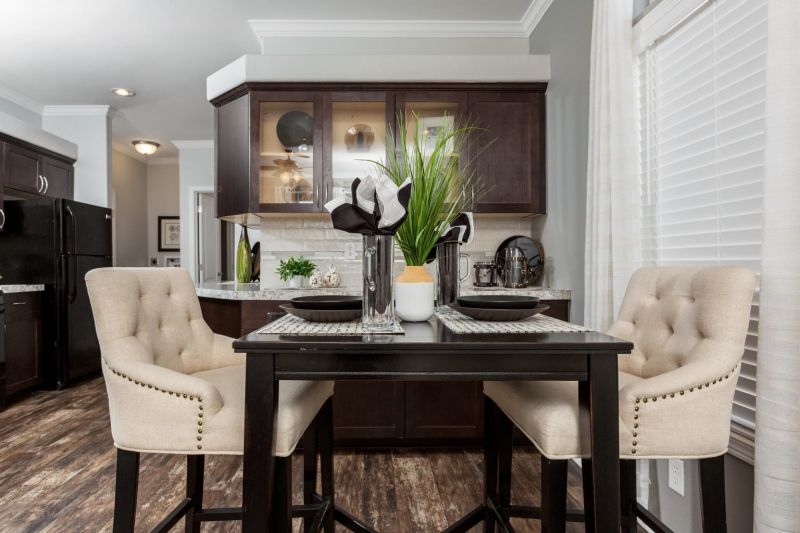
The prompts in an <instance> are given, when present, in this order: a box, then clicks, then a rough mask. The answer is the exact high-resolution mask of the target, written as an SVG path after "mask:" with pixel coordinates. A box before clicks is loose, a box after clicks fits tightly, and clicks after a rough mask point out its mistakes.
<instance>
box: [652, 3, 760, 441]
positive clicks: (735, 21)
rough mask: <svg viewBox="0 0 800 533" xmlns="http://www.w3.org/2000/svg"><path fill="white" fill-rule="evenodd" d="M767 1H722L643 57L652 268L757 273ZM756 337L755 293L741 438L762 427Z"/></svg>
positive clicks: (737, 411) (739, 408)
mask: <svg viewBox="0 0 800 533" xmlns="http://www.w3.org/2000/svg"><path fill="white" fill-rule="evenodd" d="M766 1H767V0H715V1H714V2H712V3H711V4H710V5H708V7H706V8H704V9H702V10H700V11H698V12H697V13H695V14H694V15H693V16H692V17H691V18H689V19H688V20H687V21H686V22H685V23H684V24H683V25H681V26H680V27H679V28H678V29H676V30H675V31H673V32H672V33H671V34H669V35H668V36H666V37H664V38H662V39H660V40H658V41H656V42H655V43H654V44H652V45H651V46H650V47H649V48H647V49H646V50H645V51H644V52H643V53H642V54H641V55H640V57H639V84H640V87H639V89H640V90H639V96H640V100H639V106H640V117H641V132H640V133H641V161H642V168H641V177H642V207H643V218H644V219H643V221H642V248H643V254H644V260H645V263H646V264H651V265H666V266H668V265H717V264H726V265H741V266H745V267H748V268H751V269H753V270H754V271H756V272H758V271H759V267H760V262H761V261H760V260H761V211H762V203H763V202H762V183H763V178H764V114H765V95H766V93H765V91H766V89H765V83H766V73H765V68H766V39H767V5H766ZM757 333H758V296H757V295H756V298H755V299H754V305H753V312H752V316H751V322H750V332H749V335H748V338H747V349H746V351H745V355H744V361H743V364H742V371H741V377H740V379H739V383H738V385H737V391H736V396H735V399H734V408H733V420H734V422H736V423H737V424H738V427H737V424H734V429H735V430H736V431H734V437H736V435H737V434H739V435H741V434H752V429H753V428H754V427H755V391H756V389H755V384H756V381H755V380H756V366H757V345H758V337H757ZM737 432H738V433H737Z"/></svg>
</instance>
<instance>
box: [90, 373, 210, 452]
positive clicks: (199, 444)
mask: <svg viewBox="0 0 800 533" xmlns="http://www.w3.org/2000/svg"><path fill="white" fill-rule="evenodd" d="M103 362H104V363H105V364H106V366H107V367H108V369H109V370H110V371H111V373H112V374H114V375H115V376H119V377H121V378H122V379H127V380H128V381H130V382H133V383H135V384H136V385H138V386H140V387H147V388H148V389H155V390H156V391H157V392H164V393H168V394H169V395H170V396H176V397H178V398H180V397H181V396H183V397H184V398H186V399H188V400H189V401H194V400H195V397H194V396H190V395H188V394H184V393H181V392H175V391H171V390H166V389H159V388H158V387H156V386H154V385H151V384H149V383H144V382H140V381H138V380H134V379H132V378H131V377H129V376H126V375H125V374H123V373H122V372H118V371H117V370H114V369H113V368H112V367H111V365H109V364H108V362H107V361H105V360H103ZM197 409H198V412H197V449H198V450H202V449H203V444H202V443H203V398H202V397H200V396H198V397H197Z"/></svg>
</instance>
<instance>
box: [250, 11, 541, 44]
mask: <svg viewBox="0 0 800 533" xmlns="http://www.w3.org/2000/svg"><path fill="white" fill-rule="evenodd" d="M552 3H553V0H531V4H530V5H529V6H528V9H526V10H525V13H524V15H523V16H522V18H521V19H520V20H318V19H317V20H314V19H310V20H309V19H306V20H303V19H287V20H280V19H277V20H276V19H252V20H248V21H247V22H248V23H249V24H250V28H251V29H252V30H253V33H255V35H256V37H257V38H258V40H259V41H260V42H261V43H262V53H264V50H263V42H264V41H263V40H264V38H267V37H368V38H375V37H390V38H397V37H410V38H453V37H466V38H487V37H493V38H503V39H526V38H528V37H529V36H530V34H531V32H532V31H533V30H534V28H535V27H536V25H537V24H538V23H539V21H540V20H542V17H543V16H544V14H545V12H546V11H547V8H549V7H550V4H552Z"/></svg>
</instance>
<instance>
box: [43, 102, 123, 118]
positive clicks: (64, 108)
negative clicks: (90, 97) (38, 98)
mask: <svg viewBox="0 0 800 533" xmlns="http://www.w3.org/2000/svg"><path fill="white" fill-rule="evenodd" d="M114 112H115V110H114V108H112V107H111V106H109V105H46V106H44V108H43V109H42V116H43V117H87V116H98V117H99V116H102V117H105V116H109V115H112V114H114Z"/></svg>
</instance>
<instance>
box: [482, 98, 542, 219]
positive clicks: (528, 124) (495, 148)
mask: <svg viewBox="0 0 800 533" xmlns="http://www.w3.org/2000/svg"><path fill="white" fill-rule="evenodd" d="M468 109H469V116H470V118H471V120H474V121H475V125H476V126H477V127H478V128H480V130H483V132H485V133H481V134H478V135H474V137H475V139H474V140H472V141H471V142H470V143H469V157H470V161H471V162H472V164H473V165H474V167H475V168H474V170H475V173H476V175H477V176H478V177H479V178H480V179H481V180H483V185H484V187H485V191H484V194H483V196H481V197H480V198H479V199H478V201H477V203H476V205H475V212H476V213H545V212H546V200H547V192H546V187H545V185H546V178H545V176H546V168H545V114H544V113H545V96H544V94H541V93H514V94H508V93H503V92H496V93H493V92H487V93H477V92H475V93H470V95H469V103H468Z"/></svg>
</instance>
